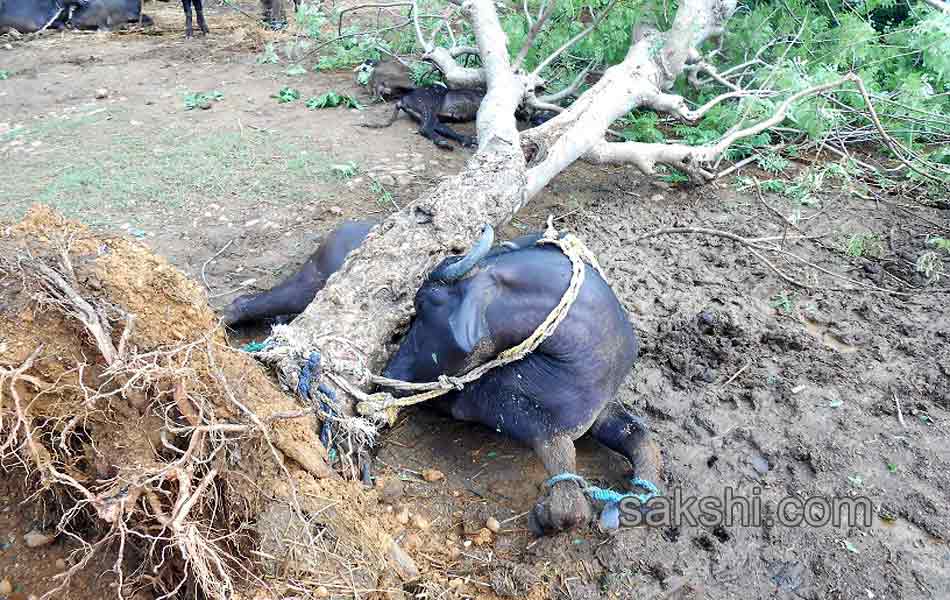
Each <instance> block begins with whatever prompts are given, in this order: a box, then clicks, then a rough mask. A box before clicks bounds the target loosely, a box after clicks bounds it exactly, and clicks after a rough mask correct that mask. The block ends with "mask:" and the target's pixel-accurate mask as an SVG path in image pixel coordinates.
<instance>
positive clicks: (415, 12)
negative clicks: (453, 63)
mask: <svg viewBox="0 0 950 600" xmlns="http://www.w3.org/2000/svg"><path fill="white" fill-rule="evenodd" d="M412 26H413V27H414V28H415V30H416V41H417V42H419V45H420V46H421V47H422V50H423V52H425V53H426V54H428V53H429V52H431V51H432V45H431V44H429V43H428V42H427V41H426V40H425V38H424V37H422V26H421V25H420V24H419V2H418V0H412Z"/></svg>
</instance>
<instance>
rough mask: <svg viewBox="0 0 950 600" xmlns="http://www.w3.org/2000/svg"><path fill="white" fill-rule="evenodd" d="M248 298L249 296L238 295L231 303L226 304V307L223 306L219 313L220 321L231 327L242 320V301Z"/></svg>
mask: <svg viewBox="0 0 950 600" xmlns="http://www.w3.org/2000/svg"><path fill="white" fill-rule="evenodd" d="M248 298H249V296H238V297H237V298H235V299H234V300H233V301H232V302H231V304H228V307H227V308H225V309H224V312H223V313H222V314H221V323H222V324H224V325H225V326H227V327H231V326H233V325H237V324H238V323H240V322H241V321H243V320H244V312H245V310H244V303H245V302H246V301H247V299H248Z"/></svg>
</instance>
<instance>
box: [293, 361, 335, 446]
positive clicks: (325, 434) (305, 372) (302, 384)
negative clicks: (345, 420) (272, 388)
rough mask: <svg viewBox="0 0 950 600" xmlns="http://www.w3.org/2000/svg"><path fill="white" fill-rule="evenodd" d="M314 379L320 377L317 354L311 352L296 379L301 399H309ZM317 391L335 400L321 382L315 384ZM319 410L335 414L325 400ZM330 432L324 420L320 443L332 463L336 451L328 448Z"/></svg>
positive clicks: (326, 420)
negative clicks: (325, 449)
mask: <svg viewBox="0 0 950 600" xmlns="http://www.w3.org/2000/svg"><path fill="white" fill-rule="evenodd" d="M315 377H316V378H319V377H320V353H319V352H311V353H310V357H309V358H308V359H307V362H306V363H304V365H303V367H301V368H300V377H299V378H298V379H297V393H298V394H300V396H301V397H302V398H305V399H308V400H309V399H310V387H311V386H312V385H313V380H314V378H315ZM317 391H318V392H320V393H321V394H323V396H325V397H327V398H329V399H330V400H336V392H334V391H333V390H331V389H330V388H329V387H327V385H326V384H325V383H323V382H322V381H318V382H317ZM320 409H321V410H322V411H323V412H324V413H325V414H327V415H334V414H336V412H335V411H334V410H333V407H331V406H330V405H329V404H327V402H326V400H323V399H321V400H320ZM331 432H332V428H331V426H330V420H329V419H324V420H323V426H322V427H320V443H321V444H323V447H324V448H327V450H328V452H327V454H328V456H329V458H330V462H333V461H334V460H335V459H336V451H335V449H333V448H331V447H330V433H331Z"/></svg>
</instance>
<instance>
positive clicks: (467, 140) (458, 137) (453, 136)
mask: <svg viewBox="0 0 950 600" xmlns="http://www.w3.org/2000/svg"><path fill="white" fill-rule="evenodd" d="M434 129H435V132H436V133H438V134H439V135H441V136H443V137H447V138H449V139H450V140H455V141H456V142H458V143H460V144H462V145H463V146H465V147H467V148H471V147H472V146H474V145H475V144H476V139H475V138H474V137H472V136H470V135H462V134H461V133H459V132H457V131H455V130H454V129H452V128H451V127H449V126H448V125H446V124H444V123H441V122H439V120H438V119H436V122H435V127H434Z"/></svg>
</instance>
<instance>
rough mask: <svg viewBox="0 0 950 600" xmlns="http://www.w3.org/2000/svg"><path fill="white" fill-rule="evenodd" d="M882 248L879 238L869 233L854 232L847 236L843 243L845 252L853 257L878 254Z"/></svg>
mask: <svg viewBox="0 0 950 600" xmlns="http://www.w3.org/2000/svg"><path fill="white" fill-rule="evenodd" d="M882 249H883V245H882V244H881V240H880V238H879V237H877V236H876V235H874V234H871V233H858V234H854V235H852V236H850V237H848V240H847V242H846V244H845V252H846V253H847V254H848V256H854V257H855V258H861V257H865V256H880V254H881V251H882Z"/></svg>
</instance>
